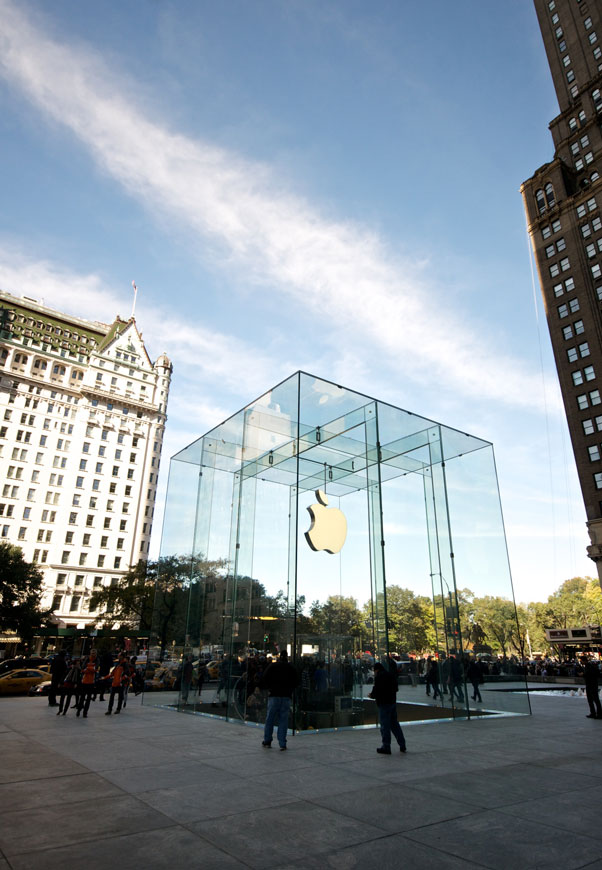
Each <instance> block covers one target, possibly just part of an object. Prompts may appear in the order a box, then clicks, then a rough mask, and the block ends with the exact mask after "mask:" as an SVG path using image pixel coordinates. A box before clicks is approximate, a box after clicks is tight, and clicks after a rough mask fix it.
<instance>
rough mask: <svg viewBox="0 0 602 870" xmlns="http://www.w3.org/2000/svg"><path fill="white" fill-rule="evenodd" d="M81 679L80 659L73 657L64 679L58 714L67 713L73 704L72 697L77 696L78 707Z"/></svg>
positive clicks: (64, 714)
mask: <svg viewBox="0 0 602 870" xmlns="http://www.w3.org/2000/svg"><path fill="white" fill-rule="evenodd" d="M80 680H81V668H80V663H79V659H73V661H72V662H71V667H70V668H69V670H68V671H67V673H66V674H65V679H64V680H63V687H62V692H61V703H60V705H59V710H58V713H57V714H56V715H57V716H60V715H61V713H62V714H63V716H66V715H67V710H68V709H69V706H70V704H71V699H72V698H73V696H75V706H76V707H77V697H78V693H79V683H80Z"/></svg>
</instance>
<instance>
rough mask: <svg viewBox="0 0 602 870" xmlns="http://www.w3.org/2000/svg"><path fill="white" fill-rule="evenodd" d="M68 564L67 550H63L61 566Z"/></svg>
mask: <svg viewBox="0 0 602 870" xmlns="http://www.w3.org/2000/svg"><path fill="white" fill-rule="evenodd" d="M68 563H69V550H63V555H62V556H61V565H67V564H68Z"/></svg>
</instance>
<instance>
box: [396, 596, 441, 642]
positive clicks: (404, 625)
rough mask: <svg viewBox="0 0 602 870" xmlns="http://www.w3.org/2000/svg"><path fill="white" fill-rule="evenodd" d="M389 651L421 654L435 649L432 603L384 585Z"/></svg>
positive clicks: (426, 599) (428, 599)
mask: <svg viewBox="0 0 602 870" xmlns="http://www.w3.org/2000/svg"><path fill="white" fill-rule="evenodd" d="M387 622H388V628H389V648H390V649H391V650H395V651H397V652H400V653H401V652H404V653H406V652H416V653H421V652H424V651H425V650H427V649H433V648H434V647H435V645H436V644H435V630H434V626H433V602H432V601H431V599H430V598H427V597H426V596H424V595H415V594H414V593H413V592H412V591H411V590H410V589H403V588H402V587H401V586H396V585H394V584H393V585H391V586H387Z"/></svg>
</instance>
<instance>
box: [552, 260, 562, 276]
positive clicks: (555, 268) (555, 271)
mask: <svg viewBox="0 0 602 870" xmlns="http://www.w3.org/2000/svg"><path fill="white" fill-rule="evenodd" d="M558 275H560V267H559V266H558V263H552V265H551V266H550V277H551V278H556V277H557V276H558Z"/></svg>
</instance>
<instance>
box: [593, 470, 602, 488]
mask: <svg viewBox="0 0 602 870" xmlns="http://www.w3.org/2000/svg"><path fill="white" fill-rule="evenodd" d="M594 483H595V484H596V489H602V472H600V471H598V472H597V473H596V474H594Z"/></svg>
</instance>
